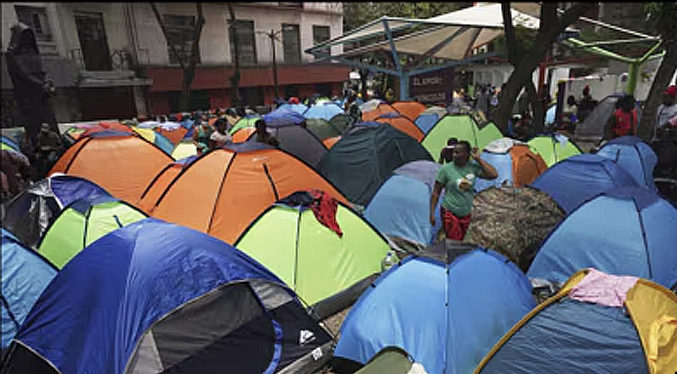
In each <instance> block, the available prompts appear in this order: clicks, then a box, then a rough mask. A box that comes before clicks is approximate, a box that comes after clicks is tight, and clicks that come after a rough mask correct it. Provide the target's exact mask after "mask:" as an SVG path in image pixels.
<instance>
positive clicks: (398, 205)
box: [364, 160, 442, 245]
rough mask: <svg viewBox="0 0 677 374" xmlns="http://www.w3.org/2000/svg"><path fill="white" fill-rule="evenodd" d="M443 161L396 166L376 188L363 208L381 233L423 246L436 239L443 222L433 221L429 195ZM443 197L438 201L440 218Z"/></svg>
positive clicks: (437, 215) (368, 219) (414, 162)
mask: <svg viewBox="0 0 677 374" xmlns="http://www.w3.org/2000/svg"><path fill="white" fill-rule="evenodd" d="M440 166H441V165H440V164H438V163H436V162H432V161H425V160H420V161H412V162H409V163H406V164H404V165H402V166H400V167H399V168H397V169H395V171H394V172H393V174H392V175H391V176H390V178H388V180H386V181H385V182H384V183H383V185H381V187H380V188H379V189H378V191H376V194H375V195H374V197H373V198H372V199H371V201H369V204H368V205H367V207H366V209H365V210H364V218H366V219H367V221H369V222H370V223H371V224H372V225H374V226H375V227H376V228H377V229H378V230H379V231H380V232H381V233H383V234H386V235H388V236H396V237H400V238H403V239H407V240H410V241H413V242H416V243H421V244H423V245H428V244H431V243H432V242H433V240H435V236H436V234H437V231H438V230H439V228H440V227H441V226H442V223H441V222H442V221H441V220H439V219H438V220H437V221H436V225H435V226H432V225H431V224H430V195H431V194H432V190H433V187H434V185H435V177H436V176H437V171H438V170H439V169H440ZM440 206H441V199H440V200H439V202H438V204H437V211H436V213H435V214H436V217H439V209H440Z"/></svg>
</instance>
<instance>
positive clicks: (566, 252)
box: [527, 187, 677, 288]
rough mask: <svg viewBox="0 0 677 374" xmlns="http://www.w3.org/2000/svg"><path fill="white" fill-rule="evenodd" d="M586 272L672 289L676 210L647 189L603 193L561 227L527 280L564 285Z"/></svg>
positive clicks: (676, 268) (676, 272) (676, 267)
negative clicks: (637, 279)
mask: <svg viewBox="0 0 677 374" xmlns="http://www.w3.org/2000/svg"><path fill="white" fill-rule="evenodd" d="M587 267H594V268H596V269H598V270H601V271H603V272H606V273H609V274H616V275H632V276H636V277H642V278H646V279H649V280H652V281H654V282H656V283H659V284H661V285H663V286H665V287H667V288H671V287H673V285H675V283H677V209H675V207H674V206H672V205H671V204H670V202H668V201H667V200H665V199H663V198H661V197H660V196H659V195H658V194H656V193H655V192H653V191H651V190H649V189H648V188H646V187H636V188H619V189H612V190H607V191H606V192H602V193H600V194H598V195H597V196H596V197H595V198H593V199H592V200H590V201H588V202H587V203H585V204H583V205H581V206H580V207H579V208H578V209H576V210H574V211H573V212H571V213H570V214H569V215H568V216H567V218H566V219H565V220H564V221H562V222H560V224H559V225H558V226H557V227H556V228H555V229H554V230H553V231H552V232H551V234H550V235H549V236H548V238H546V239H545V240H544V242H543V245H542V246H541V248H540V249H539V251H538V252H537V254H536V257H535V258H534V261H533V263H532V264H531V267H530V268H529V271H528V272H527V275H528V276H529V277H530V278H543V279H552V280H556V281H559V282H563V281H565V280H566V279H568V278H569V277H570V276H571V275H572V274H574V273H575V272H576V271H578V270H580V269H582V268H587Z"/></svg>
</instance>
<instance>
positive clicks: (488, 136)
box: [421, 114, 503, 158]
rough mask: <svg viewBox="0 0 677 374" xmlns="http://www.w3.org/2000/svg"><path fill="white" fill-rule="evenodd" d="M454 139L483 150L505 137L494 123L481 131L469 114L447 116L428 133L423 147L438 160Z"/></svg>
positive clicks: (422, 143) (422, 142) (422, 141)
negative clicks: (449, 141)
mask: <svg viewBox="0 0 677 374" xmlns="http://www.w3.org/2000/svg"><path fill="white" fill-rule="evenodd" d="M452 137H454V138H457V139H458V140H466V141H468V142H469V143H470V146H471V147H477V148H479V149H480V150H481V149H484V147H485V146H486V145H487V144H489V143H490V142H491V141H493V140H496V139H499V138H502V137H503V135H501V132H500V131H499V130H498V128H497V127H496V125H494V124H493V123H488V124H486V125H485V126H484V127H482V129H480V128H479V127H478V126H477V124H476V122H475V120H474V119H473V118H472V117H471V116H469V115H467V114H455V115H446V116H444V117H442V118H441V119H440V120H439V121H437V123H435V125H434V126H433V127H432V128H431V129H430V131H428V132H427V133H426V135H425V137H424V138H423V140H421V145H422V146H423V147H425V149H427V150H428V152H429V153H430V155H431V156H432V157H434V158H437V157H438V156H439V154H440V150H441V149H442V148H443V147H444V146H446V145H447V140H448V139H449V138H452Z"/></svg>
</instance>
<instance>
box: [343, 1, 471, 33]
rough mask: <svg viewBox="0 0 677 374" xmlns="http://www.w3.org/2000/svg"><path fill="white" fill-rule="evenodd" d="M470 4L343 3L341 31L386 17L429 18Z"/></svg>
mask: <svg viewBox="0 0 677 374" xmlns="http://www.w3.org/2000/svg"><path fill="white" fill-rule="evenodd" d="M471 5H472V2H411V3H409V2H382V3H380V2H345V3H343V31H344V32H348V31H350V30H353V29H355V28H357V27H360V26H362V25H364V24H366V23H367V22H370V21H373V20H375V19H378V18H381V17H383V16H387V17H404V18H430V17H435V16H439V15H442V14H446V13H450V12H453V11H456V10H459V9H462V8H466V7H468V6H471Z"/></svg>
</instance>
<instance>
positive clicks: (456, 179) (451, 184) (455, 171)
mask: <svg viewBox="0 0 677 374" xmlns="http://www.w3.org/2000/svg"><path fill="white" fill-rule="evenodd" d="M471 157H472V159H473V161H471V160H470V158H471ZM452 159H453V162H451V163H448V164H444V165H442V167H440V170H439V172H438V174H437V178H436V180H435V187H434V189H433V193H432V195H431V196H430V224H431V225H433V226H435V207H436V206H437V201H438V200H439V197H440V194H441V192H442V189H445V193H444V200H442V209H441V216H442V217H441V218H442V226H443V228H444V232H445V235H446V237H447V239H452V240H458V241H461V240H463V237H464V236H465V233H466V231H467V230H468V226H469V225H470V213H471V211H472V203H473V186H474V185H475V181H476V177H480V178H484V179H489V180H491V179H495V178H496V177H498V173H497V172H496V169H494V167H493V166H491V165H490V164H489V163H487V162H486V161H484V160H482V158H481V157H480V151H479V149H477V148H476V147H475V148H473V149H472V153H471V149H470V143H468V142H467V141H465V140H462V141H460V142H458V143H457V144H456V146H455V147H454V149H453V151H452Z"/></svg>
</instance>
